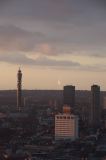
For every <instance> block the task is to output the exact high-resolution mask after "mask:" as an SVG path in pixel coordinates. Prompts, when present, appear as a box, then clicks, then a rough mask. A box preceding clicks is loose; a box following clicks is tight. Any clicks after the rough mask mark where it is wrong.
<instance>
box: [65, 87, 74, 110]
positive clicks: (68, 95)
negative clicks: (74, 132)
mask: <svg viewBox="0 0 106 160" xmlns="http://www.w3.org/2000/svg"><path fill="white" fill-rule="evenodd" d="M63 103H64V105H69V106H70V107H71V108H74V106H75V86H72V85H68V86H64V90H63Z"/></svg>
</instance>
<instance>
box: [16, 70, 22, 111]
mask: <svg viewBox="0 0 106 160" xmlns="http://www.w3.org/2000/svg"><path fill="white" fill-rule="evenodd" d="M21 107H22V72H21V70H20V69H19V70H18V73H17V108H18V110H21Z"/></svg>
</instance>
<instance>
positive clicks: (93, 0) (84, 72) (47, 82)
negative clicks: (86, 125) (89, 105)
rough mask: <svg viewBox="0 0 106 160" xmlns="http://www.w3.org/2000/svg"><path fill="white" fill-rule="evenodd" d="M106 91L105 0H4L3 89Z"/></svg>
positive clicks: (0, 38) (0, 15)
mask: <svg viewBox="0 0 106 160" xmlns="http://www.w3.org/2000/svg"><path fill="white" fill-rule="evenodd" d="M19 67H21V70H22V73H23V81H22V86H23V89H62V88H63V86H64V85H75V86H76V89H82V90H86V89H89V90H90V87H91V85H92V84H98V85H100V86H101V90H106V74H105V72H106V1H105V0H0V74H1V79H0V89H15V88H16V87H17V71H18V68H19Z"/></svg>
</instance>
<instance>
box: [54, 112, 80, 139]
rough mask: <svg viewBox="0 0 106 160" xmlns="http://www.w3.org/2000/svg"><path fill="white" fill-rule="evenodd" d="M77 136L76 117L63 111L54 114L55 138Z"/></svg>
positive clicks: (73, 137)
mask: <svg viewBox="0 0 106 160" xmlns="http://www.w3.org/2000/svg"><path fill="white" fill-rule="evenodd" d="M77 138H78V117H77V116H75V115H73V114H70V113H63V114H58V115H55V140H66V139H70V140H75V139H77Z"/></svg>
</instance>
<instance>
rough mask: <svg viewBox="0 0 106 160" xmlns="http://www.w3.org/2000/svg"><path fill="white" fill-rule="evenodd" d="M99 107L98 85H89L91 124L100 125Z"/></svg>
mask: <svg viewBox="0 0 106 160" xmlns="http://www.w3.org/2000/svg"><path fill="white" fill-rule="evenodd" d="M100 118H101V107H100V86H98V85H92V86H91V116H90V122H91V125H93V126H95V127H98V126H100Z"/></svg>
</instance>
